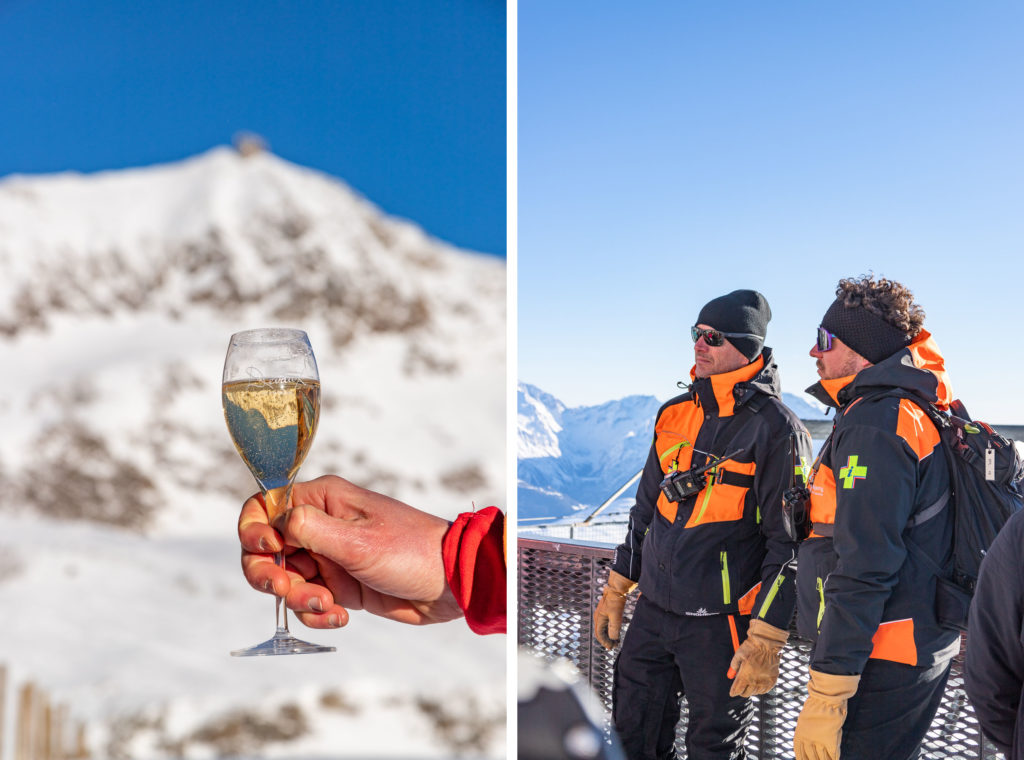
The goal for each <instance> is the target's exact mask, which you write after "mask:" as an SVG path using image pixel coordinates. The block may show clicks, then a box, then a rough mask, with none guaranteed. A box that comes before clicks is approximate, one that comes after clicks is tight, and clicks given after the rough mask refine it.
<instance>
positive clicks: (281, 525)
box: [272, 504, 357, 565]
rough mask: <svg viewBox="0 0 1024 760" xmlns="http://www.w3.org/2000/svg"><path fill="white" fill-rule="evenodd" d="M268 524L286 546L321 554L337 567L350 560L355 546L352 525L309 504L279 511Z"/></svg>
mask: <svg viewBox="0 0 1024 760" xmlns="http://www.w3.org/2000/svg"><path fill="white" fill-rule="evenodd" d="M272 525H273V527H274V530H276V531H277V532H278V533H280V534H281V537H282V538H284V541H285V543H286V544H288V545H289V546H297V547H299V548H302V549H306V550H308V551H311V552H314V553H315V554H321V555H323V556H325V557H327V558H328V559H331V560H334V561H335V562H337V563H338V564H340V565H345V564H347V560H351V558H352V557H351V555H352V552H353V548H354V546H355V545H356V543H357V542H355V541H353V540H352V538H353V537H352V532H353V530H354V529H355V528H354V526H352V525H350V524H349V523H348V522H347V521H346V520H340V519H337V518H334V517H331V516H330V515H329V514H327V513H326V512H324V511H323V510H321V509H317V508H316V507H314V506H311V505H309V504H300V505H298V506H296V507H292V508H291V509H289V510H287V511H285V512H282V513H281V514H280V515H278V516H277V517H276V518H274V521H273V523H272Z"/></svg>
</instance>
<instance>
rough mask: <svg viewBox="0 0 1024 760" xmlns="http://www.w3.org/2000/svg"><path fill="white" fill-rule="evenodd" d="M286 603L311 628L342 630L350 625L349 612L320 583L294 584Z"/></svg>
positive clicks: (285, 600) (286, 597) (285, 599)
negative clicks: (344, 626) (346, 625)
mask: <svg viewBox="0 0 1024 760" xmlns="http://www.w3.org/2000/svg"><path fill="white" fill-rule="evenodd" d="M284 603H285V605H286V606H287V607H288V609H290V610H292V611H293V612H294V613H295V614H296V617H298V618H299V620H301V621H302V624H303V625H305V626H308V627H310V628H340V627H341V626H343V625H345V624H346V623H348V611H347V610H346V609H345V608H344V607H342V606H341V605H340V604H336V603H335V601H334V597H333V596H332V595H331V592H330V591H328V590H327V589H326V588H324V587H323V586H321V585H320V584H318V583H310V582H302V583H293V584H292V586H291V588H290V589H289V590H288V593H287V595H286V596H285V598H284Z"/></svg>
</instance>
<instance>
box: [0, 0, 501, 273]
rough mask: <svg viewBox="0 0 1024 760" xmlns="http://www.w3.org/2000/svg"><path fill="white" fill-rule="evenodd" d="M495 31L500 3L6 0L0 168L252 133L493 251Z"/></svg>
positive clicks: (103, 160) (387, 206) (497, 199)
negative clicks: (245, 131)
mask: <svg viewBox="0 0 1024 760" xmlns="http://www.w3.org/2000/svg"><path fill="white" fill-rule="evenodd" d="M505 39H506V34H505V4H504V2H501V0H446V1H445V2H424V1H422V0H389V1H388V2H365V1H363V0H303V2H291V1H288V0H277V1H274V0H257V1H256V2H248V3H243V2H225V1H224V0H201V1H200V0H173V2H172V1H171V0H154V1H153V2H144V3H140V2H135V1H134V0H104V2H102V3H96V2H90V1H89V0H59V1H58V0H4V2H2V3H0V50H2V51H3V54H2V55H0V124H3V131H2V134H3V139H2V140H0V176H3V175H7V174H10V173H13V172H26V173H39V172H53V171H62V170H66V169H74V170H79V171H86V172H88V171H95V170H99V169H114V168H121V167H126V166H142V165H148V164H153V163H160V162H166V161H173V160H177V159H181V158H184V157H186V156H190V155H193V154H196V153H199V152H202V151H204V150H207V149H209V148H211V147H213V146H214V145H221V144H226V143H230V141H231V139H232V136H233V135H234V134H235V133H236V132H239V131H244V130H248V131H251V132H255V133H258V134H260V135H262V136H263V137H264V138H265V139H266V140H267V141H268V143H269V144H270V147H271V149H272V150H273V151H274V152H275V153H277V154H278V155H280V156H282V157H283V158H286V159H288V160H290V161H294V162H296V163H299V164H303V165H306V166H311V167H314V168H317V169H320V170H322V171H325V172H327V173H329V174H332V175H335V176H337V177H340V178H342V179H344V180H345V181H346V182H347V183H348V184H350V185H351V186H352V187H354V188H355V189H356V190H357V191H359V192H360V193H362V194H363V195H365V196H367V197H368V198H369V199H370V200H371V201H373V202H374V203H375V204H377V205H378V206H380V207H382V208H383V209H384V210H385V211H387V212H388V213H391V214H394V215H398V216H402V217H405V218H408V219H412V220H414V221H416V222H418V223H419V224H420V225H421V226H423V227H424V228H425V229H426V230H427V231H428V232H429V233H431V234H432V235H435V236H437V237H440V238H442V239H444V240H447V241H449V242H452V243H454V244H457V245H459V246H462V247H467V248H471V249H474V250H480V251H485V252H488V253H496V254H501V255H504V254H505V250H506V217H505V213H506V211H505V209H506V202H505V199H506V167H505V160H506V110H505V102H506V97H505V79H506V45H505Z"/></svg>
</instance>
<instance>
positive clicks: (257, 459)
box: [221, 328, 335, 657]
mask: <svg viewBox="0 0 1024 760" xmlns="http://www.w3.org/2000/svg"><path fill="white" fill-rule="evenodd" d="M221 401H222V403H223V405H224V419H225V420H226V421H227V424H228V432H230V433H231V440H232V441H234V444H235V448H236V449H238V453H239V455H240V456H241V457H242V460H243V461H244V462H245V463H246V465H248V467H249V470H250V471H251V472H252V474H253V476H254V477H255V478H256V482H257V483H258V484H259V487H260V492H261V493H262V494H263V501H264V504H266V507H267V515H268V516H269V517H270V519H271V520H273V519H274V518H275V517H277V516H278V515H279V514H281V513H282V512H284V511H285V510H286V509H287V508H288V503H289V500H290V499H291V494H292V484H293V483H294V482H295V475H296V473H298V471H299V465H301V464H302V460H303V459H305V458H306V454H307V453H308V452H309V447H310V445H311V444H312V443H313V435H314V434H315V433H316V424H317V420H318V419H319V416H320V374H319V373H318V372H317V368H316V357H314V356H313V349H312V347H311V346H310V345H309V338H308V337H307V336H306V333H304V332H303V331H302V330H287V329H282V328H266V329H260V330H246V331H244V332H239V333H235V334H234V335H232V336H231V341H230V343H229V344H228V352H227V356H225V357H224V377H223V385H222V386H221ZM274 561H275V562H277V564H278V566H279V567H284V566H285V559H284V552H277V553H276V554H275V555H274ZM276 605H277V613H276V621H277V632H276V633H275V634H274V636H273V637H272V638H270V639H268V640H267V641H264V642H263V643H262V644H257V645H256V646H252V647H248V648H247V649H237V650H235V651H234V652H232V653H231V654H232V656H234V657H253V656H262V655H277V654H308V653H312V652H333V651H335V648H334V647H328V646H321V645H319V644H310V643H309V642H306V641H300V640H299V639H296V638H295V637H294V636H292V635H291V634H290V633H289V632H288V609H287V607H285V606H284V605H283V604H282V599H281V598H280V597H277V599H276Z"/></svg>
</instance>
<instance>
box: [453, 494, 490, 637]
mask: <svg viewBox="0 0 1024 760" xmlns="http://www.w3.org/2000/svg"><path fill="white" fill-rule="evenodd" d="M441 554H442V556H443V558H444V574H445V578H446V579H447V581H448V585H449V587H451V590H452V593H453V594H455V599H456V601H458V603H459V606H460V607H461V608H462V611H463V612H464V613H465V615H466V622H467V623H469V627H470V628H471V629H472V630H473V632H474V633H481V634H483V633H505V609H506V590H505V515H503V514H502V512H501V510H500V509H498V508H497V507H485V508H484V509H481V510H480V511H479V512H464V513H463V514H461V515H459V516H458V517H457V518H456V519H455V522H453V523H452V524H451V527H449V528H448V532H447V533H445V535H444V540H443V541H442V542H441Z"/></svg>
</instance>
